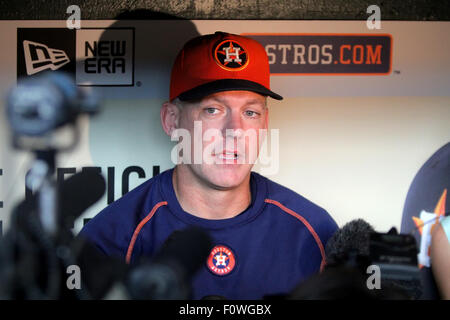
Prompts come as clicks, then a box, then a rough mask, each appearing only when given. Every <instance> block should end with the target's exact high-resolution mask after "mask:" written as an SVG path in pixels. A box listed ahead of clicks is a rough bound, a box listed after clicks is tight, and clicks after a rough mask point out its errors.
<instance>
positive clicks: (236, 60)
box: [214, 40, 248, 71]
mask: <svg viewBox="0 0 450 320" xmlns="http://www.w3.org/2000/svg"><path fill="white" fill-rule="evenodd" d="M214 58H215V59H216V62H217V63H218V64H219V66H221V67H222V68H224V69H225V70H229V71H239V70H242V69H244V68H245V67H246V66H247V63H248V55H247V52H246V51H245V49H244V48H243V47H242V46H241V45H240V44H239V43H238V42H236V41H233V40H225V41H222V42H220V43H219V44H217V45H216V46H215V49H214Z"/></svg>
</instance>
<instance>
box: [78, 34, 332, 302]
mask: <svg viewBox="0 0 450 320" xmlns="http://www.w3.org/2000/svg"><path fill="white" fill-rule="evenodd" d="M267 97H271V98H274V99H278V100H281V99H282V97H281V96H280V95H278V94H276V93H274V92H272V91H271V90H270V71H269V63H268V58H267V54H266V52H265V49H264V48H263V47H262V46H261V45H260V44H259V43H258V42H256V41H255V40H253V39H250V38H247V37H243V36H239V35H234V34H228V33H223V32H216V33H215V34H210V35H204V36H200V37H197V38H195V39H192V40H190V41H189V42H187V43H186V44H185V46H184V47H183V49H182V50H181V51H180V53H179V54H178V56H177V58H176V60H175V63H174V65H173V69H172V74H171V82H170V97H169V101H168V102H166V103H164V104H163V106H162V108H161V123H162V127H163V129H164V131H165V132H166V133H167V134H168V135H169V136H171V137H172V138H174V137H178V138H180V137H181V139H180V140H181V142H180V144H179V146H181V147H182V148H181V149H176V150H175V151H176V152H175V154H176V159H173V161H174V163H175V164H176V166H175V168H174V169H170V170H167V171H165V172H163V173H161V174H160V175H158V176H156V177H153V178H152V179H150V180H148V181H147V182H145V183H143V184H142V185H140V186H139V187H137V188H135V189H134V190H132V191H131V192H129V193H128V194H126V195H125V196H123V197H122V198H121V199H119V200H117V201H116V202H115V203H113V204H112V205H110V206H109V207H107V208H106V209H104V210H103V211H102V212H101V213H99V214H98V215H97V216H96V217H94V219H92V220H91V221H90V222H89V223H88V224H87V225H86V226H85V228H84V229H83V230H82V232H81V233H82V234H83V235H84V236H86V237H88V238H89V239H91V240H92V241H93V242H94V243H95V244H96V246H97V247H98V248H99V249H100V250H101V251H102V252H104V253H105V254H107V255H115V256H119V257H121V258H123V259H125V260H126V261H127V262H128V263H134V262H136V261H137V259H138V258H139V257H142V256H145V257H150V258H151V257H153V256H155V254H156V253H157V252H158V250H159V249H160V247H161V244H162V243H163V242H164V241H165V240H166V239H167V238H168V237H169V236H170V235H171V234H172V233H173V232H174V231H176V230H181V229H184V228H186V227H188V226H196V227H199V228H201V229H203V230H205V231H206V232H208V234H209V235H210V236H211V238H212V239H213V242H214V245H213V247H212V248H211V251H210V254H209V257H208V258H207V259H206V261H205V263H204V264H203V267H202V268H201V269H200V270H199V271H198V272H197V273H196V274H195V277H194V278H193V280H192V298H194V299H200V298H202V297H205V296H210V295H216V296H217V295H219V296H222V297H226V298H229V299H261V298H263V297H264V296H268V295H277V294H286V293H288V292H289V291H290V290H291V289H293V288H294V287H295V286H296V285H298V283H299V282H301V281H302V280H303V279H305V278H307V277H309V276H310V275H312V274H314V273H316V272H318V271H319V270H320V269H321V268H322V267H323V266H324V264H325V252H324V247H325V244H326V242H327V241H328V239H329V238H330V237H331V235H332V234H333V233H334V232H335V231H336V229H337V225H336V223H335V222H334V220H333V219H332V218H331V217H330V216H329V214H328V213H327V212H326V211H325V210H324V209H322V208H320V207H318V206H316V205H315V204H313V203H311V202H310V201H308V200H307V199H305V198H303V197H302V196H300V195H298V194H297V193H295V192H293V191H292V190H289V189H287V188H285V187H283V186H280V185H278V184H276V183H274V182H272V181H270V180H269V179H267V178H265V177H263V176H261V175H259V174H257V173H255V172H252V171H251V169H252V167H253V165H254V162H255V160H256V157H257V155H258V151H259V147H260V144H261V142H262V140H263V136H262V133H263V132H265V130H267V129H268V109H267V101H266V100H267ZM252 137H253V139H252ZM255 150H256V152H253V151H255ZM255 154H256V155H255Z"/></svg>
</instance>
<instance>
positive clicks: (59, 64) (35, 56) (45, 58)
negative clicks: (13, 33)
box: [17, 28, 76, 78]
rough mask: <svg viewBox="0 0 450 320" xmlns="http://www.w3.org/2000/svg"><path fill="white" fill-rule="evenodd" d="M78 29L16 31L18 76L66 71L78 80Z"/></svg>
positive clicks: (20, 29)
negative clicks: (76, 55)
mask: <svg viewBox="0 0 450 320" xmlns="http://www.w3.org/2000/svg"><path fill="white" fill-rule="evenodd" d="M75 40H76V34H75V30H70V29H67V28H17V77H18V78H19V77H30V76H31V77H33V76H35V75H39V73H40V72H43V71H56V70H58V71H63V72H66V73H69V74H73V75H74V77H75V69H76V64H75V45H76V41H75Z"/></svg>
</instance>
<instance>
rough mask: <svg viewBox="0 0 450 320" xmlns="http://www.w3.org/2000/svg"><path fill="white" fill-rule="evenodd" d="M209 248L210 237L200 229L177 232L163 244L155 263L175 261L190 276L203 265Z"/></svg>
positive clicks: (210, 243) (192, 228) (210, 244)
mask: <svg viewBox="0 0 450 320" xmlns="http://www.w3.org/2000/svg"><path fill="white" fill-rule="evenodd" d="M211 248H212V240H211V238H210V236H209V235H208V234H207V233H206V232H205V231H203V230H201V229H200V228H194V227H190V228H187V229H184V230H177V231H174V232H173V233H172V234H171V235H170V236H169V237H168V238H167V240H166V241H165V242H164V244H163V245H162V247H161V249H160V251H159V253H158V254H157V256H156V257H155V261H166V260H176V262H177V263H178V264H179V265H181V266H182V267H183V269H184V270H185V272H186V274H192V273H194V272H195V271H196V270H197V269H198V268H200V266H201V265H202V264H203V263H205V261H206V259H207V258H208V255H209V252H210V250H211Z"/></svg>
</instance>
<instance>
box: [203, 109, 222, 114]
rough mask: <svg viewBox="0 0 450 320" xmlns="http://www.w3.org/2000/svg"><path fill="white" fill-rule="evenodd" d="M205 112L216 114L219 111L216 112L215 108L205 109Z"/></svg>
mask: <svg viewBox="0 0 450 320" xmlns="http://www.w3.org/2000/svg"><path fill="white" fill-rule="evenodd" d="M205 112H206V113H207V114H217V113H218V112H219V110H217V109H216V108H205Z"/></svg>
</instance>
